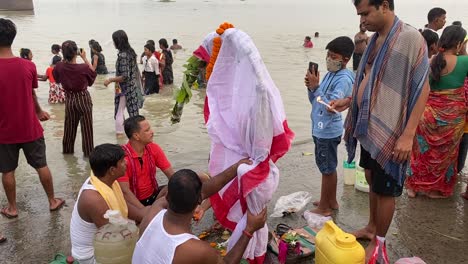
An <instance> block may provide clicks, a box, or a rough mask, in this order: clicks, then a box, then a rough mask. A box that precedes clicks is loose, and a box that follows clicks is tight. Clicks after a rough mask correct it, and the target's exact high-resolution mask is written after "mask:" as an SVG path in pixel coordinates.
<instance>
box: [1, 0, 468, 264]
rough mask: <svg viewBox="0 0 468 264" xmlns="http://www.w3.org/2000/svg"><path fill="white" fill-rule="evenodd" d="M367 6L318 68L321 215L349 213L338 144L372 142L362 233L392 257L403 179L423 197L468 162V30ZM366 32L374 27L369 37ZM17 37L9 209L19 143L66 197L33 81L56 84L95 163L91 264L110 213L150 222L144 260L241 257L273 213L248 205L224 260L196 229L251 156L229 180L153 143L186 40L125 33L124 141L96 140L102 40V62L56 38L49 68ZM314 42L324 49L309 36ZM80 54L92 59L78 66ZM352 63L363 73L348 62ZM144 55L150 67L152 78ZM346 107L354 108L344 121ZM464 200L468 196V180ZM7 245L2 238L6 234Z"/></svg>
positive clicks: (87, 247)
mask: <svg viewBox="0 0 468 264" xmlns="http://www.w3.org/2000/svg"><path fill="white" fill-rule="evenodd" d="M354 5H355V7H356V10H357V13H358V15H359V16H360V24H359V32H358V33H357V34H356V36H355V37H354V40H353V39H351V38H349V37H346V36H340V37H337V38H335V39H333V40H332V41H330V42H329V43H328V44H327V46H326V50H327V53H326V68H327V73H326V74H325V76H324V77H323V78H320V73H319V71H318V69H317V68H316V67H317V66H314V65H313V64H312V67H310V68H309V69H307V72H306V76H305V85H306V87H307V93H308V98H309V101H310V104H311V106H312V111H311V114H310V117H311V122H312V131H311V134H312V138H313V142H314V146H315V162H316V164H317V167H318V168H319V171H320V173H321V180H322V187H321V193H320V199H319V200H318V201H315V202H314V203H313V204H314V205H315V206H316V208H315V209H312V210H311V212H312V213H315V214H319V215H323V216H330V215H332V214H333V213H334V212H335V210H337V209H338V208H339V204H338V202H337V197H336V191H337V179H338V175H337V165H338V150H337V149H338V146H339V144H340V143H341V141H342V139H343V140H344V141H345V143H346V150H347V152H348V159H347V160H348V162H351V161H352V160H354V158H355V156H356V150H357V147H358V146H357V145H358V143H359V145H360V157H359V160H360V161H359V165H360V166H361V167H363V168H364V169H365V176H366V180H367V182H368V183H369V187H370V193H369V210H370V214H369V222H368V224H367V225H366V226H365V227H364V228H363V229H360V230H357V231H355V232H354V233H353V234H354V235H355V236H356V237H357V238H359V239H368V240H370V241H371V242H370V244H369V246H368V247H367V249H366V263H371V264H374V263H390V262H389V260H388V256H387V253H386V242H385V237H386V235H387V232H388V229H389V227H390V224H391V222H392V219H393V214H394V212H395V199H396V198H397V197H399V196H401V195H402V193H403V189H404V187H406V190H407V194H408V196H409V197H412V198H414V197H416V196H417V195H418V194H421V195H426V196H428V197H430V198H447V197H450V196H451V195H452V194H453V190H454V186H455V185H456V183H457V177H459V175H460V173H461V172H462V170H463V168H464V165H465V160H466V156H467V148H468V147H467V146H468V136H467V133H468V122H467V119H466V117H467V114H468V113H467V105H468V100H467V99H468V56H467V55H466V54H467V50H466V48H467V47H466V46H467V41H468V38H467V32H466V30H465V29H464V28H463V26H462V25H461V23H460V22H458V21H456V22H454V23H453V25H450V26H447V27H445V23H446V18H447V13H446V11H445V10H444V9H442V8H433V9H432V10H430V11H429V13H428V17H427V18H428V24H427V25H426V26H425V29H424V30H419V31H420V32H418V30H417V29H415V28H413V27H412V26H410V25H408V24H406V23H404V22H403V21H402V20H401V19H399V18H398V16H396V14H395V4H394V1H393V0H355V1H354ZM444 27H445V29H444V30H443V31H442V34H441V35H440V36H439V33H438V31H440V30H441V29H443V28H444ZM366 31H370V32H375V33H374V34H373V35H372V36H371V37H368V36H367V34H366ZM15 36H16V27H15V25H14V23H13V22H12V21H11V20H8V19H3V18H0V87H3V88H2V92H3V95H2V97H1V98H0V111H2V112H6V111H8V112H10V113H14V114H12V115H3V116H2V118H1V122H0V159H1V160H2V163H0V172H2V181H3V186H4V189H5V192H6V196H7V200H8V206H7V207H5V208H2V209H1V211H0V212H1V214H2V215H4V216H6V217H8V218H16V217H18V209H17V206H16V186H15V170H16V168H17V166H18V156H19V150H20V149H22V150H23V152H24V155H25V157H26V160H27V162H28V164H29V165H30V166H32V167H33V168H34V169H35V170H36V171H37V173H38V175H39V178H40V181H41V184H42V186H43V188H44V190H45V192H46V195H47V198H48V201H49V209H50V210H51V211H55V210H58V209H60V208H61V207H62V206H63V205H64V203H65V201H64V200H63V199H61V198H57V197H55V195H54V188H53V181H52V174H51V172H50V170H49V169H48V166H47V159H46V152H45V149H46V146H45V141H44V134H43V129H42V126H41V124H40V121H46V120H48V119H49V118H50V117H49V114H48V113H47V112H45V111H43V110H42V108H41V106H40V105H39V104H38V101H37V96H36V94H35V90H34V89H35V88H37V87H38V80H40V81H46V80H48V81H49V85H50V91H49V99H48V101H49V103H51V104H54V103H65V124H64V127H65V131H64V136H63V149H62V152H63V153H64V154H69V153H74V144H75V138H76V133H77V129H78V125H80V127H81V131H82V133H81V135H82V151H83V155H84V156H86V157H89V163H90V166H91V171H92V173H91V175H90V177H89V178H87V179H86V180H85V182H84V183H83V186H82V187H81V189H80V191H79V195H78V198H77V202H76V203H75V206H74V209H73V213H72V218H71V223H70V237H71V244H72V249H71V251H72V255H73V257H74V258H75V259H76V260H77V261H79V263H85V264H87V263H94V262H95V258H94V248H93V238H94V234H95V233H96V230H97V229H98V228H99V227H101V226H103V225H105V224H107V223H108V222H109V220H108V219H106V218H104V214H105V212H106V211H107V210H109V209H113V210H119V211H120V212H121V214H122V216H123V217H125V218H128V219H132V220H135V221H136V222H137V223H138V224H139V225H140V234H141V237H140V239H139V241H138V243H137V246H136V249H135V252H134V256H133V261H134V263H146V262H148V261H151V262H153V263H188V262H190V263H220V262H222V261H224V262H225V263H239V262H240V259H241V258H242V255H243V253H244V251H245V250H246V248H247V245H248V244H249V241H250V239H251V238H252V237H253V234H254V233H255V232H256V231H257V230H260V229H261V228H263V227H264V225H265V222H266V210H263V211H261V212H260V213H258V214H255V215H254V214H252V213H251V212H250V211H247V220H246V221H247V222H246V227H245V229H243V231H242V234H241V235H240V239H239V240H238V241H237V242H236V244H235V246H234V247H232V248H231V250H230V251H229V252H228V254H227V255H226V256H225V257H224V259H223V260H221V257H220V255H219V254H218V253H217V252H216V251H215V250H214V249H213V248H211V247H210V246H209V245H208V244H207V243H205V242H203V241H200V240H199V239H198V238H197V237H196V236H194V235H193V234H192V231H191V224H192V218H193V215H194V213H195V212H196V211H197V210H200V207H199V205H200V204H202V202H203V201H208V200H206V199H207V198H209V197H210V196H212V195H213V194H215V193H218V192H219V191H220V190H221V189H223V188H224V186H225V185H226V184H228V183H229V182H230V181H231V180H232V179H233V178H234V177H236V175H237V168H238V167H239V165H241V164H251V163H252V162H251V161H249V160H248V159H241V160H240V161H238V162H237V163H235V164H233V165H232V166H231V167H229V168H227V169H226V170H225V171H223V172H221V173H220V174H219V175H217V176H216V177H210V176H207V175H206V174H202V173H199V174H198V173H196V172H194V171H192V170H188V169H182V170H179V171H177V172H176V171H175V170H174V169H173V168H172V165H171V163H170V161H169V160H168V159H167V157H166V155H165V153H164V151H163V150H162V149H161V147H160V146H159V145H158V144H156V143H154V142H153V136H154V133H153V131H152V129H151V125H150V123H149V121H148V120H146V119H145V117H143V116H141V115H140V113H139V110H140V109H141V108H142V107H143V102H144V96H145V95H149V94H153V93H159V90H160V89H161V88H162V86H163V85H170V84H172V83H173V82H174V77H173V70H172V63H173V61H174V59H173V55H172V52H171V50H178V49H182V47H181V46H180V45H179V44H178V42H177V40H176V39H174V40H173V45H172V46H171V47H169V45H168V42H167V40H166V39H160V40H159V41H158V44H159V48H160V49H161V51H160V52H159V51H157V50H156V48H155V42H154V41H153V40H148V41H147V42H146V44H145V45H144V52H143V54H142V55H141V56H140V57H138V55H137V53H136V52H135V50H134V49H133V48H132V47H131V45H130V43H129V40H128V36H127V34H126V32H125V31H123V30H118V31H115V32H114V33H113V34H112V40H113V42H114V45H115V48H116V49H117V50H118V56H117V61H116V72H115V76H114V77H111V78H107V79H106V80H105V81H104V85H105V86H108V85H110V84H111V83H113V84H114V87H115V98H114V99H115V100H114V102H115V111H114V118H115V131H116V135H117V136H119V137H120V136H124V135H125V136H126V137H127V138H128V143H127V144H125V145H122V146H119V145H113V144H102V145H99V146H96V147H95V146H94V141H93V115H92V105H93V104H92V98H91V96H90V94H89V92H88V87H89V86H92V85H93V83H94V82H95V79H96V76H97V74H108V73H109V71H108V70H107V67H106V63H105V57H104V55H103V54H102V48H101V46H100V44H99V43H98V42H97V41H95V40H90V41H89V47H90V53H91V54H90V55H91V56H90V59H91V60H90V61H89V60H88V58H87V54H86V51H85V50H83V49H79V48H78V46H77V44H76V43H75V42H74V41H70V40H69V41H65V42H63V44H62V45H61V46H60V45H57V44H54V45H52V47H51V52H52V55H53V56H52V58H51V61H50V67H49V68H47V70H46V73H45V74H44V75H38V74H37V71H36V67H35V65H34V64H33V63H32V62H31V60H32V59H33V54H32V52H31V50H29V49H21V51H20V58H18V57H16V56H15V55H14V54H13V51H12V50H11V45H12V43H13V41H14V39H15ZM316 37H318V32H317V33H316ZM303 46H304V47H305V48H312V47H313V43H312V41H311V38H310V37H308V36H307V37H306V38H305V40H304V44H303ZM78 58H81V60H82V61H83V62H84V63H78V62H77V59H78ZM139 58H140V60H138V59H139ZM351 60H353V62H352V68H353V70H354V72H353V71H351V70H349V69H348V68H349V66H348V65H349V64H350V61H351ZM138 61H140V63H141V64H143V72H142V73H140V70H139V68H138ZM402 62H403V63H404V65H402ZM403 66H404V67H403ZM125 109H127V112H128V116H129V117H128V118H127V119H126V118H125V113H124V111H125ZM345 110H348V115H347V117H346V119H345V120H343V117H342V115H341V112H342V111H345ZM343 127H344V129H343ZM158 168H159V169H160V170H161V171H162V172H163V173H164V174H165V176H166V177H167V178H168V180H169V182H168V185H167V186H161V185H160V184H158V182H157V181H156V177H155V176H156V170H157V169H158ZM181 194H183V195H181ZM462 196H463V198H465V199H468V188H467V190H466V192H465V193H464V194H462ZM205 203H206V202H205ZM208 207H209V205H208ZM197 208H198V209H197ZM203 208H204V209H203V210H206V209H207V207H203ZM4 241H6V238H4V237H2V236H1V235H0V243H2V242H4ZM168 241H171V242H172V243H168ZM148 248H151V249H152V250H148Z"/></svg>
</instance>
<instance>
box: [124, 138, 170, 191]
mask: <svg viewBox="0 0 468 264" xmlns="http://www.w3.org/2000/svg"><path fill="white" fill-rule="evenodd" d="M125 146H127V147H128V149H129V150H130V152H131V154H132V156H131V157H129V156H125V161H126V162H127V171H126V172H125V175H124V176H123V177H120V178H118V179H117V180H118V181H119V182H127V183H129V184H132V182H133V181H132V180H131V177H132V176H133V173H132V167H131V165H130V164H131V162H130V159H133V162H134V164H136V165H137V166H136V167H135V171H136V175H138V177H140V178H139V179H138V181H137V183H138V186H137V189H138V195H137V199H138V200H143V199H146V198H148V197H150V196H151V195H152V194H153V193H154V192H155V191H156V190H155V189H154V187H153V185H152V184H151V178H150V177H156V173H155V174H154V175H150V168H149V165H150V164H149V163H148V162H144V161H145V160H147V159H148V158H150V157H147V155H146V154H145V153H144V154H143V157H142V159H143V168H142V167H141V166H140V161H139V160H138V155H137V153H136V152H135V151H134V150H133V148H132V146H131V145H130V143H127V144H126V145H125ZM147 147H148V148H149V149H150V152H151V156H152V158H153V160H154V163H155V164H156V167H158V168H159V169H161V170H167V169H169V168H170V167H171V163H170V162H169V160H168V159H167V157H166V155H165V154H164V151H163V150H162V149H161V147H160V146H159V145H158V144H156V143H150V144H148V145H147ZM131 189H133V188H132V186H130V190H131Z"/></svg>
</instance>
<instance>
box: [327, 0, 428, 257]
mask: <svg viewBox="0 0 468 264" xmlns="http://www.w3.org/2000/svg"><path fill="white" fill-rule="evenodd" d="M354 5H355V6H356V10H357V14H358V15H359V16H360V17H361V23H362V24H364V26H365V27H366V29H367V30H369V31H372V32H376V33H375V34H377V35H376V37H373V38H372V39H371V40H370V42H369V46H368V47H369V48H370V47H372V50H366V52H365V53H364V56H363V59H366V60H367V61H364V62H363V63H365V68H364V69H359V70H358V72H357V77H356V83H355V86H354V90H355V91H353V97H350V98H348V99H341V100H336V101H332V102H330V105H331V107H332V109H335V110H338V111H343V110H345V109H347V108H348V107H350V106H351V108H350V111H349V113H348V117H347V120H346V123H345V130H346V133H345V141H346V142H347V148H348V155H349V156H350V158H354V155H355V150H356V149H355V148H356V144H357V141H359V143H360V145H361V157H360V166H361V167H363V168H364V169H365V175H366V180H367V182H368V183H369V186H370V193H369V208H370V215H369V223H368V224H367V226H366V227H365V228H363V229H361V230H359V231H356V232H354V235H355V236H356V237H357V238H366V239H369V240H371V243H370V244H369V246H368V247H367V249H366V263H371V264H374V263H381V264H387V263H389V261H388V256H387V253H386V246H385V236H386V234H387V231H388V229H389V227H390V224H391V222H392V219H393V214H394V212H395V198H396V197H399V196H400V195H401V194H402V190H403V183H404V177H405V176H406V175H405V173H404V172H402V171H403V169H401V168H406V167H407V166H408V160H409V159H410V155H411V150H412V146H413V139H414V136H415V133H416V128H417V126H418V123H419V119H420V117H421V115H422V113H423V111H424V107H425V104H426V101H427V98H428V95H429V82H428V79H427V73H428V69H429V62H428V58H427V47H426V44H425V41H424V39H423V38H422V36H421V34H420V33H419V32H418V31H417V30H416V29H414V28H412V27H410V26H408V25H406V24H405V23H403V22H402V21H401V20H399V19H398V18H397V17H396V15H395V13H394V1H393V0H355V1H354ZM387 37H388V40H387ZM409 43H411V45H408V44H409ZM384 62H385V64H384ZM401 62H404V63H407V64H408V65H405V66H406V67H400V68H396V67H397V65H400V64H401ZM384 65H386V66H384ZM387 66H388V67H391V69H389V68H387V70H386V71H384V72H382V71H381V70H382V68H381V67H387ZM413 67H414V69H415V70H414V71H411V70H410V69H413ZM361 70H364V72H362V71H361ZM415 72H417V74H414V73H415ZM377 73H378V74H377ZM371 76H372V77H373V78H372V80H373V83H371V84H370V85H368V82H369V80H370V79H371ZM402 84H403V85H402ZM356 89H357V91H356ZM370 91H371V92H370ZM409 91H411V93H410V92H409ZM369 92H370V93H369ZM388 94H391V95H392V96H393V97H394V98H392V100H388V96H387V97H386V95H388ZM354 97H356V98H354ZM383 98H386V99H383ZM406 100H408V101H406ZM403 102H413V103H412V104H409V103H403ZM390 105H391V107H390ZM402 112H404V113H406V112H408V116H409V118H408V119H407V115H402V114H401V113H402ZM383 113H385V114H383ZM377 131H379V132H377ZM384 167H385V168H387V169H388V168H390V169H388V170H384V169H383V168H384ZM399 168H400V169H399ZM386 171H391V173H390V174H389V173H387V172H386ZM404 171H406V170H404ZM367 260H369V262H367Z"/></svg>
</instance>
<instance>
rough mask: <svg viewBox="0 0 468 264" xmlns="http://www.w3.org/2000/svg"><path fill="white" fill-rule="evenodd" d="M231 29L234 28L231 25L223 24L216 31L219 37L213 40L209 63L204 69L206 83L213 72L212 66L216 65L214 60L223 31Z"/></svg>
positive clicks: (219, 47) (219, 48)
mask: <svg viewBox="0 0 468 264" xmlns="http://www.w3.org/2000/svg"><path fill="white" fill-rule="evenodd" d="M233 27H234V26H233V25H232V24H231V23H227V22H224V23H223V24H221V25H219V28H218V29H216V33H217V34H218V35H219V37H216V38H214V39H213V50H212V51H211V57H210V63H209V64H208V66H207V67H206V75H205V77H206V81H208V80H209V79H210V76H211V73H212V72H213V69H214V65H215V63H216V59H217V58H218V54H219V51H220V50H221V44H222V41H221V35H222V34H223V33H224V31H225V30H227V29H229V28H233Z"/></svg>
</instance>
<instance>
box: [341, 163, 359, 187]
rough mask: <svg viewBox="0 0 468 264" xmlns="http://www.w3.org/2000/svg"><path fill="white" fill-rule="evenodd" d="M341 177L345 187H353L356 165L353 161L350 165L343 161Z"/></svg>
mask: <svg viewBox="0 0 468 264" xmlns="http://www.w3.org/2000/svg"><path fill="white" fill-rule="evenodd" d="M343 175H344V180H343V182H344V184H345V185H354V182H355V181H356V163H355V162H354V161H352V162H351V163H348V162H346V161H343Z"/></svg>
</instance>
